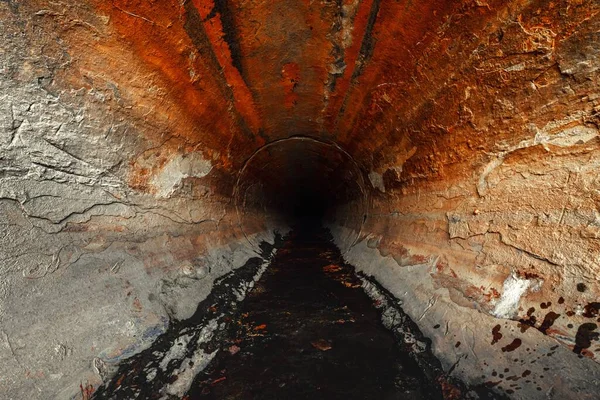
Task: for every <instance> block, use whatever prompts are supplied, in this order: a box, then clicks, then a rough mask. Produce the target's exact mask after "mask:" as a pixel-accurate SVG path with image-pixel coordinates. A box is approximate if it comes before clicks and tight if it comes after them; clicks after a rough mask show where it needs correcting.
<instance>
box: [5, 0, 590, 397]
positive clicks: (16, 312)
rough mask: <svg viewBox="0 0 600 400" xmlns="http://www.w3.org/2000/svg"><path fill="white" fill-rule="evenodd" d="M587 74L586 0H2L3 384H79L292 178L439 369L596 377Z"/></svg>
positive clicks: (255, 246) (150, 334) (195, 293)
mask: <svg viewBox="0 0 600 400" xmlns="http://www.w3.org/2000/svg"><path fill="white" fill-rule="evenodd" d="M599 84H600V3H599V2H598V1H596V0H552V1H550V0H513V1H506V0H504V1H500V0H488V1H484V0H427V1H425V0H420V1H394V2H392V1H381V0H344V1H326V0H322V1H312V0H311V1H309V0H296V1H291V0H273V1H269V2H260V1H256V0H189V1H172V0H164V1H139V0H113V1H100V0H81V1H77V2H57V1H45V0H29V1H18V0H2V1H0V226H1V229H0V359H1V360H2V361H1V362H0V397H2V398H6V399H50V398H58V399H71V398H86V396H87V394H88V392H89V391H93V388H95V387H97V386H98V385H100V384H101V383H102V381H103V379H105V378H106V373H107V372H106V371H107V370H108V369H110V367H111V365H116V364H117V363H118V362H119V361H120V360H123V359H124V358H126V357H128V356H130V355H132V354H134V353H137V352H139V351H141V350H143V349H145V348H147V347H148V346H149V344H150V343H151V342H152V341H153V340H155V339H156V338H157V337H158V336H159V335H160V334H161V333H162V332H165V331H166V329H167V328H168V326H169V324H171V323H172V321H176V320H181V319H185V318H188V317H189V316H191V315H192V314H193V313H194V311H195V310H196V306H197V305H198V303H199V302H200V301H202V300H203V299H205V298H206V297H207V296H208V295H209V293H210V292H211V289H212V287H213V282H215V280H216V279H218V278H219V277H222V276H224V275H225V274H227V273H229V272H230V271H233V270H236V269H238V268H239V267H241V266H243V265H244V264H245V263H246V262H247V261H248V260H249V259H251V258H253V257H257V256H258V257H260V255H261V249H260V243H261V242H263V241H265V242H269V243H273V242H274V241H275V237H276V234H277V233H280V234H284V233H285V232H286V231H287V230H288V229H289V228H288V226H287V223H286V221H285V219H284V218H280V217H279V215H277V214H274V213H273V203H272V202H270V200H269V198H273V196H274V195H276V194H277V193H279V192H281V193H283V192H285V193H288V194H287V196H288V197H285V196H284V197H282V199H283V200H290V199H291V198H292V197H291V195H290V192H289V187H290V181H291V180H293V179H296V178H297V177H303V178H304V179H305V181H306V182H312V185H313V186H314V187H313V189H315V190H316V189H319V190H321V192H320V193H321V195H320V197H319V199H318V200H319V201H325V200H324V199H325V196H323V194H322V193H323V187H324V185H327V184H328V182H329V183H331V182H341V183H342V185H340V186H339V187H336V186H334V185H329V187H327V188H326V189H327V190H329V192H328V197H329V196H330V197H331V198H332V199H333V200H332V201H331V202H330V203H328V206H330V207H329V208H328V210H332V209H333V208H335V210H334V211H331V212H329V213H328V214H327V215H328V224H329V225H328V226H329V227H330V230H331V232H332V234H333V236H334V238H335V241H336V244H337V245H338V247H340V249H342V251H344V252H345V258H346V260H347V261H348V262H349V263H350V264H353V265H355V266H356V267H357V269H358V270H360V271H362V272H363V273H365V274H367V275H370V276H372V277H374V278H375V279H376V280H377V281H378V282H379V283H380V284H381V285H382V287H384V288H385V289H387V290H388V291H390V292H391V293H392V294H393V295H394V296H395V297H396V298H397V299H398V300H399V301H400V302H401V303H402V307H403V309H404V310H405V311H406V312H407V313H408V315H409V316H410V317H411V318H412V319H413V320H414V321H415V323H416V324H417V325H418V326H419V328H420V329H421V330H422V332H423V334H424V335H425V336H426V337H428V338H429V339H431V341H432V347H433V350H434V353H435V354H436V356H437V357H438V358H439V359H440V361H441V362H442V365H443V367H444V369H445V370H446V371H447V372H448V373H450V374H452V375H454V376H457V377H459V378H460V379H463V380H465V381H466V382H470V383H472V384H485V385H487V386H489V387H493V388H494V390H497V391H498V393H501V394H504V395H507V396H509V397H511V398H516V399H547V398H554V399H597V398H598V396H599V393H600V365H599V363H600V341H599V338H600V281H599V276H600V86H599ZM297 137H303V138H305V139H303V140H308V139H306V138H311V139H310V140H313V141H314V142H315V143H319V144H318V145H315V146H313V147H311V146H312V145H311V146H305V147H302V146H295V147H294V146H291V147H289V148H284V150H281V151H275V150H273V148H271V149H267V147H268V146H265V145H268V144H272V143H275V142H278V141H282V140H285V139H289V138H297ZM332 148H335V149H339V151H338V150H335V151H332V150H331V149H332ZM261 149H267V150H266V152H263V153H260V151H261ZM257 154H262V156H260V157H262V158H259V159H260V160H261V162H260V163H259V164H257V165H258V167H257V166H256V165H254V166H250V165H251V164H250V161H249V160H252V159H253V157H255V156H256V155H257ZM306 160H311V163H306ZM309 164H310V165H311V167H310V168H312V169H310V174H313V175H310V174H309V173H308V172H306V171H307V168H308V167H306V165H309ZM249 166H250V167H249ZM240 171H250V173H249V175H247V176H246V175H243V174H240ZM290 171H291V172H290ZM298 171H300V172H298ZM302 171H303V172H302ZM357 171H358V172H357ZM315 175H319V176H322V177H325V178H324V179H323V182H325V183H323V182H318V180H317V181H311V180H310V179H309V177H310V176H315ZM240 177H245V178H243V179H242V178H240ZM240 179H242V181H240ZM244 179H245V180H244ZM240 182H241V184H240ZM351 184H356V186H348V185H351ZM240 185H242V186H240ZM306 185H308V186H306V190H307V191H308V190H309V189H310V187H309V186H310V185H309V184H308V183H307V184H306ZM343 185H346V186H343ZM236 188H237V189H236ZM239 188H243V196H242V197H243V198H242V199H241V200H240V198H239V197H238V196H237V195H239V194H240V191H239V190H238V189H239ZM344 188H345V189H344ZM286 191H287V192H286ZM307 199H308V197H307ZM280 200H281V199H280ZM307 201H308V200H307ZM333 206H335V207H333ZM276 209H277V207H275V210H276ZM240 210H241V211H240Z"/></svg>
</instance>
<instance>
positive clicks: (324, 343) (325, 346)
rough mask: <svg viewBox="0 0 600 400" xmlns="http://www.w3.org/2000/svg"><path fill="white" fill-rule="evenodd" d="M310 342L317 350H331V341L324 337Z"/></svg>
mask: <svg viewBox="0 0 600 400" xmlns="http://www.w3.org/2000/svg"><path fill="white" fill-rule="evenodd" d="M310 344H312V346H313V347H314V348H315V349H317V350H321V351H327V350H331V343H330V342H329V341H328V340H325V339H319V340H315V341H314V342H310Z"/></svg>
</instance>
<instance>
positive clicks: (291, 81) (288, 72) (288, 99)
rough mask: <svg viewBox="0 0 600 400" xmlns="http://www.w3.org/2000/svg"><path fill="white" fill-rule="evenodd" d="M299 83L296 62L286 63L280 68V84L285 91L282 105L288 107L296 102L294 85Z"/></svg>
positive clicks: (298, 69)
mask: <svg viewBox="0 0 600 400" xmlns="http://www.w3.org/2000/svg"><path fill="white" fill-rule="evenodd" d="M299 84H300V66H299V65H298V64H296V63H293V62H291V63H287V64H285V65H284V66H283V68H282V69H281V86H283V90H284V92H285V100H284V105H285V108H287V109H290V108H292V107H294V106H295V105H296V104H298V94H297V93H296V87H298V85H299Z"/></svg>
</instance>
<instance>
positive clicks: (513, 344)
mask: <svg viewBox="0 0 600 400" xmlns="http://www.w3.org/2000/svg"><path fill="white" fill-rule="evenodd" d="M521 343H522V341H521V339H519V338H516V339H514V340H513V341H512V342H510V344H507V345H506V346H504V347H502V352H503V353H504V352H509V353H510V352H511V351H515V350H516V349H518V348H519V347H520V346H521Z"/></svg>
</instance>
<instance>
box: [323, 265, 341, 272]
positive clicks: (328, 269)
mask: <svg viewBox="0 0 600 400" xmlns="http://www.w3.org/2000/svg"><path fill="white" fill-rule="evenodd" d="M341 269H342V267H340V266H339V265H335V264H329V265H326V266H324V267H323V271H324V272H338V271H340V270H341Z"/></svg>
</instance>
